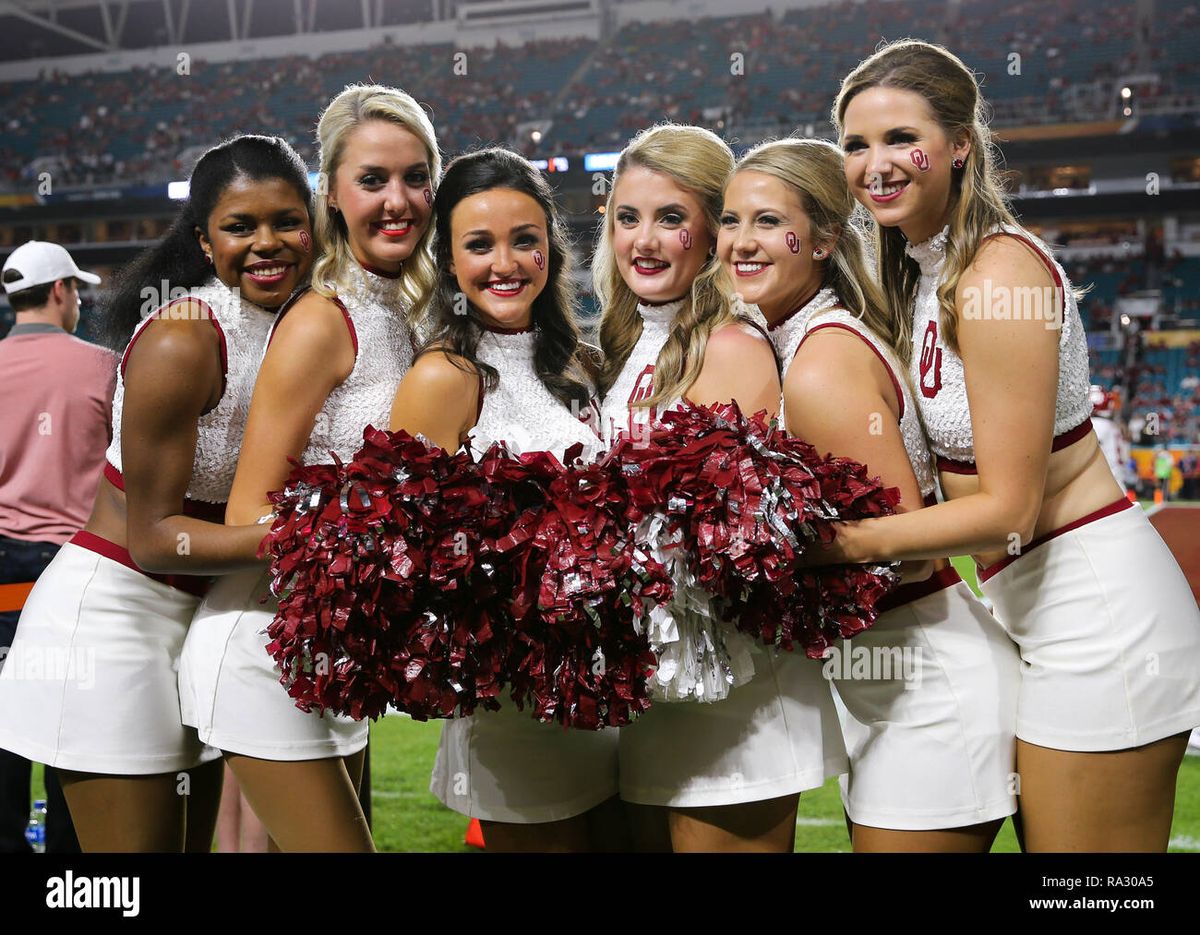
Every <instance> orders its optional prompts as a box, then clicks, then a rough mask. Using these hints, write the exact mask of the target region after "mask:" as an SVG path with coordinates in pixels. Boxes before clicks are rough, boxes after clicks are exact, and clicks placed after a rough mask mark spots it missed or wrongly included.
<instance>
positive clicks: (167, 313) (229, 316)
mask: <svg viewBox="0 0 1200 935" xmlns="http://www.w3.org/2000/svg"><path fill="white" fill-rule="evenodd" d="M189 300H198V301H200V302H202V303H203V304H204V306H205V307H206V308H207V309H208V314H209V315H210V316H211V321H212V322H213V324H214V325H215V326H216V328H217V333H218V334H219V335H220V338H221V364H222V368H223V370H224V374H225V386H224V390H223V391H222V393H221V399H220V402H218V403H217V405H216V406H215V407H214V408H213V409H212V410H211V411H209V412H206V413H205V414H204V415H202V416H201V417H200V420H199V422H198V423H197V425H196V429H197V434H196V456H195V458H194V459H193V461H192V477H191V480H190V481H189V482H188V489H187V499H188V500H193V501H198V502H202V503H225V502H226V501H227V500H228V499H229V490H230V488H231V487H232V486H233V475H234V472H235V471H236V470H237V460H238V452H239V451H240V450H241V445H242V433H243V432H244V431H245V428H246V416H247V414H248V413H249V411H250V397H251V395H253V393H254V381H255V379H256V378H257V377H258V366H259V363H260V362H261V361H262V351H263V345H264V344H265V343H266V339H267V334H268V332H269V331H270V329H271V326H272V324H273V323H274V321H275V313H274V312H268V311H267V310H266V309H263V308H260V307H259V306H257V305H254V304H252V303H250V302H247V301H246V300H245V299H244V298H242V296H241V293H240V292H239V291H238V290H236V289H231V288H230V287H229V286H227V285H225V284H224V283H223V282H221V281H220V280H219V279H217V278H216V277H213V278H212V279H210V280H209V281H208V282H206V283H205V284H204V285H202V286H197V287H195V288H194V289H189V290H188V295H187V297H185V298H181V299H176V300H173V301H171V302H168V303H167V304H166V305H165V306H163V307H162V308H160V309H157V310H156V311H155V312H154V313H152V314H150V315H148V316H146V317H145V318H144V319H142V321H141V322H139V323H138V326H137V328H135V329H134V332H133V336H132V337H131V338H130V340H129V346H128V347H126V349H125V354H124V355H123V356H122V358H121V366H120V368H119V369H118V371H117V388H116V392H115V393H114V394H113V417H112V432H113V435H112V443H111V444H110V445H109V447H108V452H107V455H106V457H107V459H108V463H109V464H110V465H112V467H113V468H114V469H115V470H116V471H117V472H118V473H119V472H120V471H121V413H122V410H123V409H124V404H125V362H126V360H127V359H128V357H129V351H130V349H131V348H132V347H133V343H134V341H136V340H137V339H138V337H140V336H141V334H142V331H143V330H144V329H145V327H146V325H148V324H149V323H150V322H151V321H152V320H153V319H154V318H155V317H156V316H161V317H163V318H170V317H171V314H172V311H171V306H175V305H179V304H181V303H183V302H187V301H189Z"/></svg>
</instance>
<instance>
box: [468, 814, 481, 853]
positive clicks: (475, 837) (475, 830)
mask: <svg viewBox="0 0 1200 935" xmlns="http://www.w3.org/2000/svg"><path fill="white" fill-rule="evenodd" d="M463 843H464V844H466V845H467V847H477V848H479V849H480V850H481V851H482V850H485V849H486V848H485V847H484V844H483V827H482V826H481V825H480V824H479V819H478V818H472V819H471V823H470V824H469V825H467V836H466V837H465V838H463Z"/></svg>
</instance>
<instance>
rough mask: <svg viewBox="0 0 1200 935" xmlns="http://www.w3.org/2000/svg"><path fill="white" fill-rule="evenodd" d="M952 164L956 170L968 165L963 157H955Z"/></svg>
mask: <svg viewBox="0 0 1200 935" xmlns="http://www.w3.org/2000/svg"><path fill="white" fill-rule="evenodd" d="M950 164H951V165H952V166H954V168H956V169H961V168H962V167H963V166H965V165H966V163H965V162H964V161H963V160H962V158H961V157H959V156H955V157H954V162H952V163H950Z"/></svg>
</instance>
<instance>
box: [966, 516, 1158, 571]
mask: <svg viewBox="0 0 1200 935" xmlns="http://www.w3.org/2000/svg"><path fill="white" fill-rule="evenodd" d="M1137 506H1138V505H1137V504H1136V503H1134V502H1133V501H1132V500H1126V499H1125V498H1124V497H1121V498H1120V499H1119V500H1114V501H1113V502H1112V503H1109V504H1108V505H1106V506H1102V507H1100V509H1098V510H1093V511H1092V512H1091V513H1088V514H1087V515H1086V516H1081V517H1079V519H1076V520H1072V521H1071V522H1069V523H1067V524H1066V525H1064V526H1059V527H1058V528H1057V529H1053V530H1051V531H1050V532H1048V533H1046V534H1045V535H1042V536H1038V537H1037V538H1036V539H1034V540H1033V541H1032V542H1030V543H1029V545H1027V546H1024V547H1023V548H1022V549H1021V551H1020V552H1019V553H1017V554H1016V555H1007V556H1005V557H1004V558H1002V559H1000V561H998V562H993V563H992V564H991V565H988V566H987V567H986V568H980V569H979V580H980V581H987V580H988V579H989V578H991V577H992V576H993V575H995V574H997V573H998V572H1001V571H1003V570H1004V569H1005V568H1007V567H1008V566H1009V565H1011V564H1012V563H1013V562H1015V561H1016V560H1017V559H1019V558H1021V557H1022V556H1024V555H1028V554H1029V553H1030V552H1032V551H1033V550H1034V549H1036V548H1037V547H1038V546H1039V545H1044V544H1045V543H1047V542H1049V541H1050V540H1051V539H1057V538H1058V537H1059V536H1061V535H1063V534H1064V533H1068V532H1071V531H1072V530H1075V529H1079V528H1080V527H1081V526H1086V525H1088V524H1089V523H1094V522H1096V521H1097V520H1101V519H1104V518H1105V517H1108V516H1112V515H1114V514H1116V513H1120V512H1121V511H1122V510H1129V509H1133V508H1134V507H1137ZM1138 509H1141V507H1138Z"/></svg>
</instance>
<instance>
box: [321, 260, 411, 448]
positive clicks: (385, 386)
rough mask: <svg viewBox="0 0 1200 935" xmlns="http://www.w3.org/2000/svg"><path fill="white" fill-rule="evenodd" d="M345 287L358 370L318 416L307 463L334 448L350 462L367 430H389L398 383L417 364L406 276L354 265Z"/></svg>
mask: <svg viewBox="0 0 1200 935" xmlns="http://www.w3.org/2000/svg"><path fill="white" fill-rule="evenodd" d="M341 285H342V288H341V289H339V290H338V297H337V300H336V301H337V302H338V304H339V305H340V306H341V307H342V310H343V313H344V314H345V315H346V319H347V323H348V325H349V327H350V336H351V338H352V339H353V341H354V369H353V370H351V371H350V375H349V376H348V377H346V379H345V380H343V381H342V382H341V383H339V384H338V385H337V386H335V387H334V388H333V392H331V393H330V394H329V396H328V397H326V399H325V405H324V406H322V407H321V411H320V412H319V413H318V414H317V418H316V421H315V422H314V424H313V430H312V434H310V435H309V437H308V446H307V447H306V448H305V449H304V453H303V454H302V455H301V461H302V462H303V463H304V464H322V463H327V462H329V461H330V460H331V459H330V452H333V453H334V454H336V455H337V456H338V457H339V458H341V459H342V461H343V462H346V461H349V460H350V459H351V458H352V457H354V454H355V452H357V451H358V450H359V449H360V448H361V447H362V443H363V429H365V428H366V427H367V426H368V425H373V426H375V427H376V428H381V429H386V428H387V427H388V423H389V421H390V419H391V413H392V401H393V400H394V399H395V397H396V387H398V386H399V385H400V380H401V379H402V378H403V376H404V374H406V373H407V372H408V368H409V367H411V366H412V360H413V342H412V331H411V329H410V328H409V327H408V324H407V323H406V322H405V317H404V316H405V312H406V310H407V301H406V300H405V298H404V296H403V294H402V293H401V291H400V279H399V278H391V277H386V276H380V275H377V274H375V273H372V272H368V271H367V270H365V269H363V268H362V267H361V266H359V265H358V264H357V263H352V264H350V268H349V269H348V270H347V271H346V274H345V280H344V281H343V282H342V283H341Z"/></svg>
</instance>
